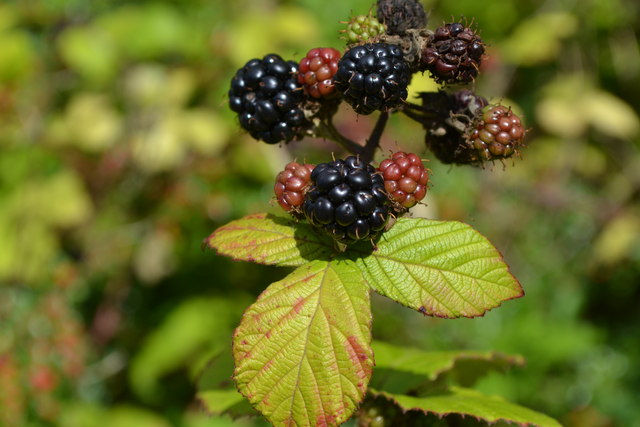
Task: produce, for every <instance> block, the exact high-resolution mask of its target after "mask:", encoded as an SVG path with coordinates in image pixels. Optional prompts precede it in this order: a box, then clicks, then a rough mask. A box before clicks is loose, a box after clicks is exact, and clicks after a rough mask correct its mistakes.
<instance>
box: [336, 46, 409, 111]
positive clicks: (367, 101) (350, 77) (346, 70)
mask: <svg viewBox="0 0 640 427" xmlns="http://www.w3.org/2000/svg"><path fill="white" fill-rule="evenodd" d="M410 80H411V72H410V71H409V65H408V64H407V63H406V62H405V60H404V59H403V57H402V50H400V48H399V47H398V46H395V45H391V44H387V43H367V44H363V45H360V46H355V47H353V48H351V49H349V50H348V51H347V52H346V53H345V54H344V55H343V56H342V59H341V60H340V62H339V63H338V72H337V73H336V75H335V77H334V81H335V85H336V89H338V91H339V92H341V93H342V95H343V98H344V100H345V101H347V102H348V103H349V104H350V105H351V106H352V107H353V109H354V110H355V111H356V112H357V113H358V114H364V115H366V114H371V113H373V112H374V111H375V110H381V111H387V110H389V109H391V108H394V107H397V106H398V105H400V104H401V103H402V102H404V100H405V99H406V98H407V86H408V85H409V81H410Z"/></svg>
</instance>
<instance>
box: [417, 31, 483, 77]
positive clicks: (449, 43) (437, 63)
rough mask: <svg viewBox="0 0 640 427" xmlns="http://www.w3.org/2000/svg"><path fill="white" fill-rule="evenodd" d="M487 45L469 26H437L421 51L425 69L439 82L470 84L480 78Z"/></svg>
mask: <svg viewBox="0 0 640 427" xmlns="http://www.w3.org/2000/svg"><path fill="white" fill-rule="evenodd" d="M484 48H485V45H484V43H483V42H482V39H481V38H480V36H478V35H477V34H476V32H475V31H474V30H473V29H471V28H470V27H465V26H464V25H463V24H460V23H458V22H454V23H451V24H445V25H443V26H441V27H438V28H437V29H436V31H435V32H434V34H433V38H432V39H431V40H429V42H428V43H427V44H426V46H425V48H424V49H423V50H422V59H421V62H422V65H421V69H422V70H429V71H430V72H431V75H432V76H433V78H434V79H435V80H436V81H437V82H438V83H447V84H453V83H470V82H472V81H473V80H475V78H476V77H477V76H478V70H479V69H480V62H481V61H482V55H483V54H484Z"/></svg>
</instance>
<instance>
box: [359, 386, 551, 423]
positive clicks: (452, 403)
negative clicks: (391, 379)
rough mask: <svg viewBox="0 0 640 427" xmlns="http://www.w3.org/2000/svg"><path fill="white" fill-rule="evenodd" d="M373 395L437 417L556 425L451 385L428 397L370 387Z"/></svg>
mask: <svg viewBox="0 0 640 427" xmlns="http://www.w3.org/2000/svg"><path fill="white" fill-rule="evenodd" d="M371 393H372V394H373V395H374V396H383V397H385V398H387V399H389V400H391V401H394V403H396V404H397V405H398V406H400V407H401V408H402V409H403V411H411V410H417V411H422V412H425V413H433V414H436V415H439V416H445V415H447V414H452V413H455V414H462V415H468V416H472V417H475V418H479V419H482V420H484V421H486V422H488V423H495V422H497V421H500V420H504V421H507V422H512V423H517V424H519V425H521V426H528V425H534V426H539V427H560V424H559V423H558V422H557V421H556V420H554V419H553V418H551V417H549V416H547V415H544V414H541V413H539V412H536V411H532V410H531V409H528V408H525V407H523V406H520V405H516V404H514V403H511V402H509V401H507V400H505V399H503V398H502V397H499V396H486V395H484V394H482V393H480V392H478V391H475V390H470V389H465V388H459V387H452V388H451V390H449V391H448V392H446V393H442V394H440V395H434V396H429V397H412V396H405V395H401V394H390V393H385V392H377V391H375V390H371Z"/></svg>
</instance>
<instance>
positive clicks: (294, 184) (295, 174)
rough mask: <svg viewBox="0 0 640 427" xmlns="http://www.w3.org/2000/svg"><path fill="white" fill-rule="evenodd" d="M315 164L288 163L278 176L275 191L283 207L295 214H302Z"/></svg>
mask: <svg viewBox="0 0 640 427" xmlns="http://www.w3.org/2000/svg"><path fill="white" fill-rule="evenodd" d="M313 168H314V165H311V164H300V163H298V162H290V163H288V164H287V165H286V166H285V167H284V170H283V171H282V172H280V173H279V174H278V176H277V177H276V183H275V185H274V186H273V191H274V192H275V193H276V199H277V200H278V203H279V204H280V206H282V209H284V210H285V211H287V212H290V213H291V214H292V215H293V216H296V217H298V216H301V215H299V214H301V213H302V210H301V206H302V203H303V202H304V195H305V194H306V192H307V190H308V188H309V185H310V183H311V172H313Z"/></svg>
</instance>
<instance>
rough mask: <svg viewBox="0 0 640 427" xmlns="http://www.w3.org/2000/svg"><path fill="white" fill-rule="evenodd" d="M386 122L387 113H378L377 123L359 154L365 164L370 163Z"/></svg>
mask: <svg viewBox="0 0 640 427" xmlns="http://www.w3.org/2000/svg"><path fill="white" fill-rule="evenodd" d="M388 120H389V112H388V111H383V112H381V113H380V116H378V121H377V122H376V125H375V127H374V128H373V130H372V131H371V135H370V136H369V139H367V144H366V145H365V146H364V147H363V150H362V153H361V154H360V157H361V158H362V160H364V161H365V162H367V163H370V162H371V160H373V153H374V152H375V151H376V148H378V146H379V145H380V137H381V136H382V132H384V128H385V126H386V125H387V121H388Z"/></svg>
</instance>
